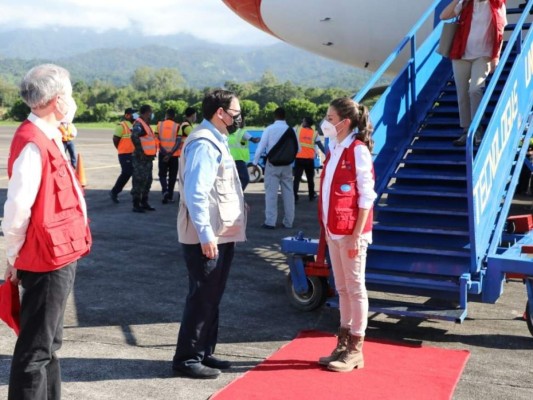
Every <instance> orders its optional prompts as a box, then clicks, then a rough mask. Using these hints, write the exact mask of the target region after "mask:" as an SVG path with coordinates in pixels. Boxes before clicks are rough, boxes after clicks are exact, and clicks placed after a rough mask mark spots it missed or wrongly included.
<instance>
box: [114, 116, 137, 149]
mask: <svg viewBox="0 0 533 400" xmlns="http://www.w3.org/2000/svg"><path fill="white" fill-rule="evenodd" d="M120 125H121V126H122V136H121V137H120V142H118V147H117V151H118V154H131V153H133V150H134V149H135V147H134V146H133V142H132V141H131V127H130V125H129V124H128V121H122V122H121V123H120Z"/></svg>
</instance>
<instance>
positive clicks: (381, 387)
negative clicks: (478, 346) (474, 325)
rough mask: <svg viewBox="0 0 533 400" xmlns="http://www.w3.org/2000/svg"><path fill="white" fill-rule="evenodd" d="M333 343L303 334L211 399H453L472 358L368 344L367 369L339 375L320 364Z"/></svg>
mask: <svg viewBox="0 0 533 400" xmlns="http://www.w3.org/2000/svg"><path fill="white" fill-rule="evenodd" d="M335 343H336V339H335V337H333V336H332V335H331V334H328V333H321V332H316V331H306V332H302V333H300V335H299V336H298V337H297V338H296V339H294V340H293V341H292V342H290V343H289V344H287V345H286V346H284V347H282V348H281V349H280V350H278V351H277V352H276V353H274V354H273V355H272V356H270V357H269V358H268V359H266V360H265V361H264V362H262V363H261V364H259V365H258V366H256V367H255V368H254V369H252V370H251V371H249V372H247V373H246V374H244V375H243V376H242V377H241V378H239V379H236V380H235V381H233V382H232V383H230V384H229V385H228V386H226V387H225V388H224V389H222V390H221V391H219V392H218V393H215V394H214V395H213V396H212V397H211V399H212V400H251V399H261V400H277V399H280V400H302V399H307V400H314V399H317V400H329V399H332V400H333V399H335V400H337V399H342V400H351V399H365V400H374V399H383V400H388V399H394V400H422V399H424V400H439V399H451V397H452V394H453V391H454V388H455V386H456V384H457V382H458V380H459V377H460V376H461V372H462V371H463V368H464V367H465V365H466V361H467V359H468V357H469V355H470V353H469V352H468V351H461V350H446V349H441V348H435V347H417V346H405V345H402V344H394V343H383V342H377V341H372V340H368V341H366V342H365V345H364V355H365V368H363V369H361V370H354V371H353V372H349V373H338V372H330V371H328V370H327V369H325V368H321V367H320V366H318V364H317V363H316V360H318V358H319V357H320V356H323V355H327V354H328V353H329V351H331V349H332V348H333V347H334V346H335Z"/></svg>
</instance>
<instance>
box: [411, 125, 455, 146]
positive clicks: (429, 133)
mask: <svg viewBox="0 0 533 400" xmlns="http://www.w3.org/2000/svg"><path fill="white" fill-rule="evenodd" d="M462 133H463V129H462V128H460V127H459V126H457V127H454V128H441V129H438V127H434V128H427V127H424V128H422V129H421V130H420V131H419V132H417V133H416V135H415V137H417V138H418V139H426V140H429V139H435V140H438V139H450V140H451V139H453V138H457V137H459V136H461V135H462ZM415 144H416V142H415Z"/></svg>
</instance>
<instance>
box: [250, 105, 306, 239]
mask: <svg viewBox="0 0 533 400" xmlns="http://www.w3.org/2000/svg"><path fill="white" fill-rule="evenodd" d="M274 120H275V121H274V123H273V124H271V125H269V126H267V127H266V128H265V130H264V131H263V134H262V135H261V140H260V141H259V144H258V145H257V149H256V150H255V157H254V161H253V164H254V165H257V164H258V163H259V158H260V157H261V155H262V154H263V153H264V152H265V151H266V153H267V154H268V152H269V151H270V149H272V147H274V145H275V144H276V143H277V142H278V141H279V140H280V139H281V137H282V136H283V134H284V133H285V131H286V130H287V129H289V125H287V122H286V121H285V109H284V108H282V107H278V108H276V109H275V110H274ZM298 150H299V149H298ZM280 186H281V198H282V200H283V209H284V215H283V221H282V224H283V227H285V228H292V224H293V222H294V191H293V183H292V165H282V166H275V165H272V164H271V163H270V162H268V161H266V165H265V222H264V224H263V225H261V227H262V228H264V229H276V222H277V219H278V189H279V188H280Z"/></svg>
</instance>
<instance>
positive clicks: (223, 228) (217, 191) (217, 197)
mask: <svg viewBox="0 0 533 400" xmlns="http://www.w3.org/2000/svg"><path fill="white" fill-rule="evenodd" d="M195 140H209V141H210V142H211V143H212V144H213V145H215V146H216V148H217V149H218V150H219V151H220V153H221V154H222V158H221V161H220V165H219V167H218V172H217V177H216V179H215V184H214V185H213V188H212V189H211V191H210V192H209V194H208V198H209V215H210V219H211V228H212V229H213V232H214V234H215V236H216V239H215V240H216V242H217V243H229V242H243V241H245V240H246V232H245V230H246V212H245V209H244V196H243V192H242V188H241V183H240V181H239V175H238V174H237V168H236V167H235V162H234V161H233V158H232V157H231V154H230V152H229V150H228V148H227V147H226V146H225V145H224V144H223V143H220V141H219V140H218V139H217V138H216V137H215V136H214V135H213V133H212V132H211V131H209V130H208V129H198V130H195V131H193V132H192V133H191V134H190V135H189V136H188V137H187V140H186V141H185V145H184V148H183V151H182V153H181V157H180V161H179V164H180V165H179V187H178V190H179V193H180V204H179V211H178V240H179V241H180V243H184V244H198V243H200V239H199V238H198V233H197V232H196V228H195V227H194V225H193V223H192V221H191V218H190V215H189V209H188V208H187V204H186V200H185V193H184V190H185V188H186V186H187V182H185V181H184V179H183V173H184V171H185V163H186V152H185V149H186V147H187V146H188V145H190V144H191V143H192V142H194V141H195Z"/></svg>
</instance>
